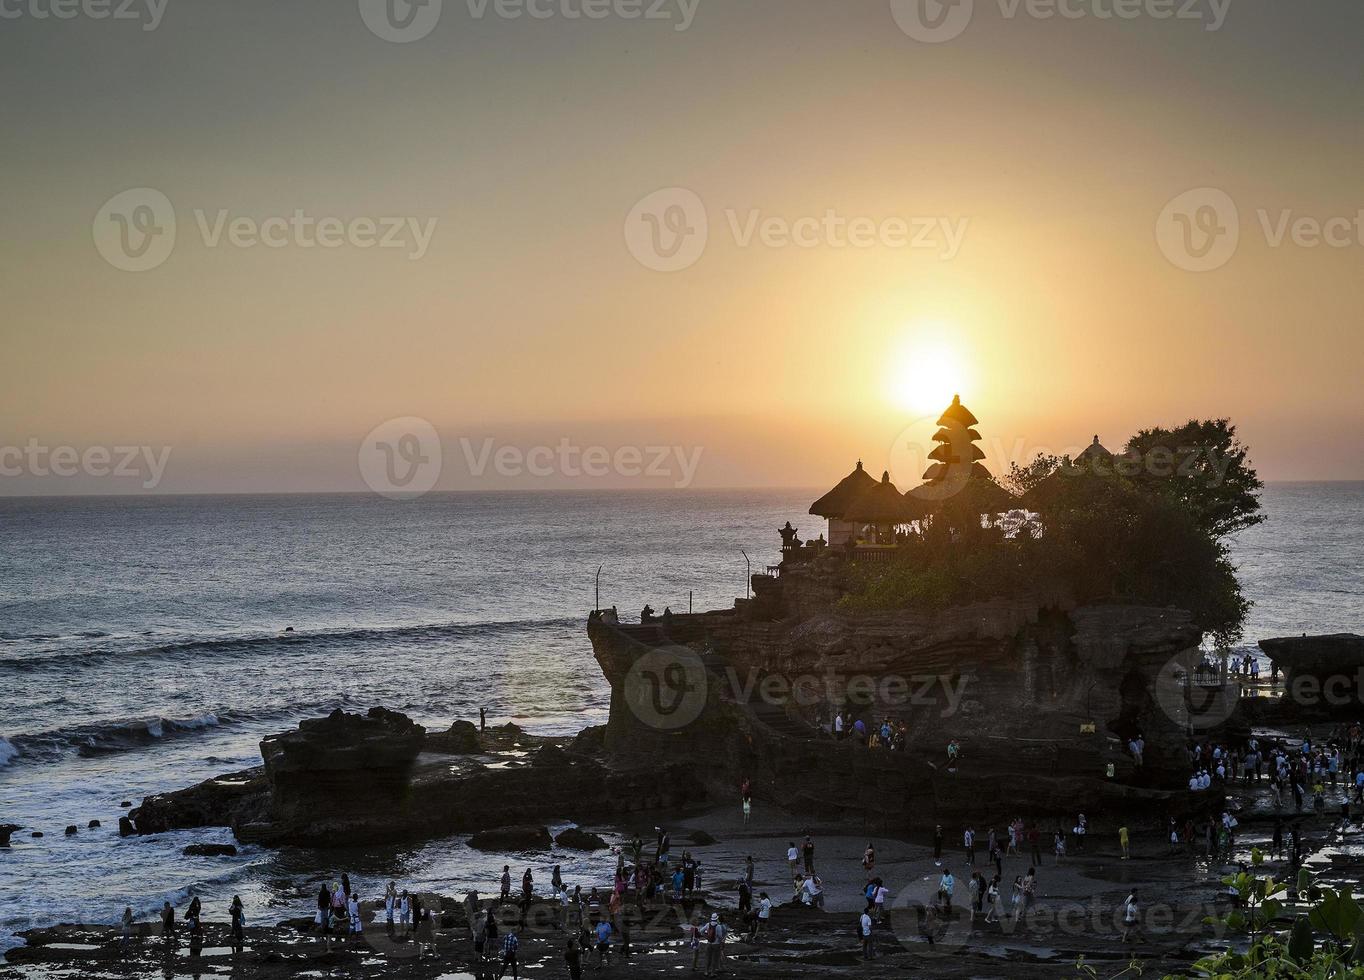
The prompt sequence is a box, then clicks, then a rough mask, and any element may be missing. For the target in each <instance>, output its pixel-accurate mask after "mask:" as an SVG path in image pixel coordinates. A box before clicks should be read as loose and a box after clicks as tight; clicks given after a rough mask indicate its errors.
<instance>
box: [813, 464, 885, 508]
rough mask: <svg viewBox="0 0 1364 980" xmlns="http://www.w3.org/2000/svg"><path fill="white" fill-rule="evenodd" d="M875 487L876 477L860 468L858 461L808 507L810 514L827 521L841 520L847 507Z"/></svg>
mask: <svg viewBox="0 0 1364 980" xmlns="http://www.w3.org/2000/svg"><path fill="white" fill-rule="evenodd" d="M875 486H877V483H876V477H874V476H872V475H871V474H870V473H868V472H867V471H866V470H864V469H863V468H862V461H861V460H860V459H859V460H858V461H857V468H856V469H855V470H853V471H852V472H851V473H849V474H848V475H847V476H845V477H844V478H843V479H841V480H839V481H838V485H837V486H835V487H834V488H833V489H832V490H830V491H829V492H828V493H826V494H825V495H824V496H822V497H820V498H819V499H818V500H816V501H815V502H814V503H813V504H811V505H810V513H811V514H814V515H815V516H817V517H824V518H827V519H829V520H843V519H844V516H845V511H847V509H848V505H849V504H850V503H852V502H853V500H854V499H856V498H857V497H859V496H861V495H862V494H864V493H866V492H867V491H868V490H870V489H872V488H873V487H875Z"/></svg>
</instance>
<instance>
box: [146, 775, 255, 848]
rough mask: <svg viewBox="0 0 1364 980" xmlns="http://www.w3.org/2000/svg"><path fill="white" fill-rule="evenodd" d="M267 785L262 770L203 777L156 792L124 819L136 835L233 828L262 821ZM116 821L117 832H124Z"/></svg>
mask: <svg viewBox="0 0 1364 980" xmlns="http://www.w3.org/2000/svg"><path fill="white" fill-rule="evenodd" d="M269 793H270V784H269V781H268V780H266V778H265V769H264V768H263V767H260V766H257V767H256V768H255V769H245V770H243V771H241V772H234V773H228V774H227V775H225V776H219V777H217V778H216V779H206V780H204V781H203V782H202V783H199V784H197V785H195V786H191V787H189V788H188V789H183V790H177V791H176V792H173V793H159V794H157V795H155V796H149V797H147V798H146V799H145V800H143V801H142V805H141V806H137V807H134V808H133V809H131V810H129V811H128V816H127V818H126V819H127V820H129V821H131V825H132V826H133V827H134V828H135V829H136V831H137V833H139V834H161V833H165V832H166V831H168V830H189V829H193V828H195V827H235V826H239V825H241V824H245V823H252V822H255V821H259V820H263V819H264V818H265V816H266V811H267V808H268V804H269ZM123 830H124V825H123V821H122V820H120V821H119V833H120V834H121V833H123Z"/></svg>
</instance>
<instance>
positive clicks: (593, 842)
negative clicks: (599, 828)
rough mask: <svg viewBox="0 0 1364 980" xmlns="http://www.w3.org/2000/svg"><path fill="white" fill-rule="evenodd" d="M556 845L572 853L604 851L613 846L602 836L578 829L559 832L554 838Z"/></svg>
mask: <svg viewBox="0 0 1364 980" xmlns="http://www.w3.org/2000/svg"><path fill="white" fill-rule="evenodd" d="M554 843H556V844H558V845H559V846H560V847H566V848H568V849H569V850H570V851H604V850H606V848H608V847H610V846H611V845H609V844H607V843H606V841H605V840H604V839H603V838H602V837H601V836H599V835H597V834H593V833H590V832H588V831H586V830H582V829H581V828H578V827H569V828H568V829H567V830H561V831H559V833H558V834H556V835H555V836H554Z"/></svg>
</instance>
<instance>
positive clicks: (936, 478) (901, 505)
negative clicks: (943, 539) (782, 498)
mask: <svg viewBox="0 0 1364 980" xmlns="http://www.w3.org/2000/svg"><path fill="white" fill-rule="evenodd" d="M978 424H979V422H978V420H977V419H976V417H975V416H974V415H973V414H971V410H970V409H969V408H967V407H966V406H965V405H963V404H962V403H961V396H960V395H956V396H953V398H952V404H951V405H949V406H948V407H947V410H946V411H944V412H943V413H942V416H941V417H940V418H939V419H938V431H937V432H936V433H934V435H933V443H934V446H933V449H932V451H931V452H929V454H928V458H929V459H930V460H932V463H931V464H930V465H929V467H928V468H927V469H926V470H925V471H924V474H923V480H924V482H923V483H921V484H920V485H919V486H917V487H914V488H913V489H911V490H909V491H907V492H903V493H902V492H901V491H900V490H899V489H898V488H897V487H896V486H895V484H894V483H892V482H891V480H890V473H889V472H886V473H883V474H882V475H881V479H880V481H879V482H878V481H877V480H876V479H875V478H873V477H872V476H871V475H870V474H869V473H867V472H866V471H865V470H864V469H863V468H862V461H861V460H858V462H857V467H856V468H855V469H854V470H853V471H852V472H851V473H849V474H848V475H847V476H845V477H844V478H843V479H842V480H840V481H839V482H838V485H837V486H835V487H834V488H833V489H832V490H830V491H829V492H828V493H826V494H825V495H824V496H822V497H820V498H819V499H818V500H816V501H815V502H814V503H813V504H811V505H810V513H811V514H814V515H816V516H817V517H823V518H825V519H826V520H827V521H828V522H829V535H828V543H829V545H830V546H832V547H835V548H843V549H845V550H846V549H851V550H853V551H854V552H857V551H861V552H863V553H870V552H873V551H875V550H878V549H883V548H893V547H895V546H896V545H897V544H899V543H901V542H903V541H905V540H906V539H907V536H908V535H911V534H919V533H923V532H924V531H925V530H926V529H927V528H928V527H930V526H931V525H932V524H933V523H934V522H935V521H938V522H942V523H950V522H951V521H953V520H962V519H966V520H970V519H973V518H976V519H983V520H985V521H987V522H989V521H991V520H993V518H994V517H995V516H996V515H999V514H1003V513H1007V512H1008V511H1010V510H1016V509H1018V508H1020V507H1022V506H1023V503H1022V501H1020V500H1019V499H1017V498H1015V497H1014V496H1013V495H1012V494H1010V493H1009V492H1008V491H1007V490H1005V489H1004V488H1003V487H1001V486H1000V485H999V484H998V483H996V482H995V480H994V477H993V476H992V475H991V473H990V471H989V470H988V469H986V468H985V466H984V465H983V464H982V463H981V462H980V461H981V460H983V459H984V458H985V453H984V452H982V451H981V448H980V447H979V446H978V445H976V443H978V442H979V441H980V438H981V436H980V432H979V431H977V430H976V429H975V428H974V427H975V426H976V425H978ZM788 557H795V558H799V557H800V555H799V553H796V554H794V555H792V554H790V553H789V552H788Z"/></svg>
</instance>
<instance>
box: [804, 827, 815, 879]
mask: <svg viewBox="0 0 1364 980" xmlns="http://www.w3.org/2000/svg"><path fill="white" fill-rule="evenodd" d="M801 857H802V858H803V859H804V861H805V873H806V874H807V875H812V874H814V873H815V842H814V841H813V840H811V839H810V835H809V834H806V835H805V843H804V844H803V845H802V846H801Z"/></svg>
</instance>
